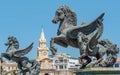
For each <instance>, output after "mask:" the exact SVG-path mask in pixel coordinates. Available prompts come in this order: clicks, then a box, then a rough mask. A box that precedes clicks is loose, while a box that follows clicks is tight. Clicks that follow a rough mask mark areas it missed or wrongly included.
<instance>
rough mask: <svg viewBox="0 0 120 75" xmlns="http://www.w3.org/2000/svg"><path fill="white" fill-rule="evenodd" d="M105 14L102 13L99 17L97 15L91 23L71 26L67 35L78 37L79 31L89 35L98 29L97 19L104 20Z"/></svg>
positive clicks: (73, 37)
mask: <svg viewBox="0 0 120 75" xmlns="http://www.w3.org/2000/svg"><path fill="white" fill-rule="evenodd" d="M103 16H104V13H102V14H101V15H100V16H99V17H97V18H96V19H95V20H94V21H92V22H91V23H89V24H86V25H80V26H75V27H73V28H71V29H70V30H69V31H68V32H67V36H68V37H69V38H72V39H76V38H77V35H78V33H79V32H82V33H84V34H85V35H88V34H90V33H92V32H94V31H95V30H96V29H97V21H98V20H99V19H100V20H103Z"/></svg>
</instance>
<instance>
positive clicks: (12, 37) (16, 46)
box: [8, 36, 19, 49]
mask: <svg viewBox="0 0 120 75" xmlns="http://www.w3.org/2000/svg"><path fill="white" fill-rule="evenodd" d="M8 40H9V43H10V42H11V44H12V45H13V46H14V47H15V48H16V49H18V48H19V42H18V41H17V39H16V37H14V36H9V37H8Z"/></svg>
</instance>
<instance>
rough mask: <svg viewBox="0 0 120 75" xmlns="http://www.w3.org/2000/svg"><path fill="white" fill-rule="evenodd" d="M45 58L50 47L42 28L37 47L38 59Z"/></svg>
mask: <svg viewBox="0 0 120 75" xmlns="http://www.w3.org/2000/svg"><path fill="white" fill-rule="evenodd" d="M45 58H48V47H47V46H46V39H45V35H44V31H43V29H42V32H41V36H40V39H39V42H38V48H37V61H41V60H42V59H45Z"/></svg>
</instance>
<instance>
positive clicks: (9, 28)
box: [0, 0, 120, 58]
mask: <svg viewBox="0 0 120 75" xmlns="http://www.w3.org/2000/svg"><path fill="white" fill-rule="evenodd" d="M61 5H67V6H69V7H70V8H71V9H73V11H74V12H76V14H77V19H78V21H77V24H78V25H80V24H81V22H82V21H83V20H86V22H87V23H90V22H91V21H92V20H94V19H95V18H96V17H98V16H99V15H100V14H101V13H103V12H105V16H104V21H103V23H104V32H103V35H102V37H101V38H100V39H106V38H108V39H109V40H110V41H111V42H113V43H114V44H117V45H118V47H119V48H120V0H1V1H0V53H2V52H5V50H6V49H7V47H6V46H5V45H4V43H5V42H6V41H7V38H8V36H11V35H12V36H15V37H16V38H17V39H18V41H19V43H20V49H23V48H25V47H27V46H28V45H29V44H30V43H32V42H34V47H33V49H32V51H31V52H30V53H28V54H27V56H28V57H29V58H36V54H37V47H38V40H39V38H40V33H41V29H42V27H43V28H44V32H45V37H46V40H47V46H48V48H49V47H50V46H49V43H50V39H51V37H54V36H56V33H57V29H58V26H59V25H58V24H53V23H52V22H51V20H52V19H53V17H54V15H55V11H56V9H57V8H58V7H59V6H61ZM56 47H57V49H58V53H68V54H70V55H71V56H72V57H78V56H80V55H79V49H76V48H72V47H68V48H64V47H61V46H58V45H56ZM49 54H51V52H50V51H49ZM119 57H120V54H119Z"/></svg>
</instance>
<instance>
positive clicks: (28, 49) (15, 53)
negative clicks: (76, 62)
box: [13, 43, 33, 57]
mask: <svg viewBox="0 0 120 75" xmlns="http://www.w3.org/2000/svg"><path fill="white" fill-rule="evenodd" d="M32 47H33V43H31V44H30V45H29V46H28V47H27V48H25V49H22V50H18V51H15V52H14V54H13V55H14V56H15V57H21V56H24V55H26V54H27V53H28V52H30V51H31V49H32Z"/></svg>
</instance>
